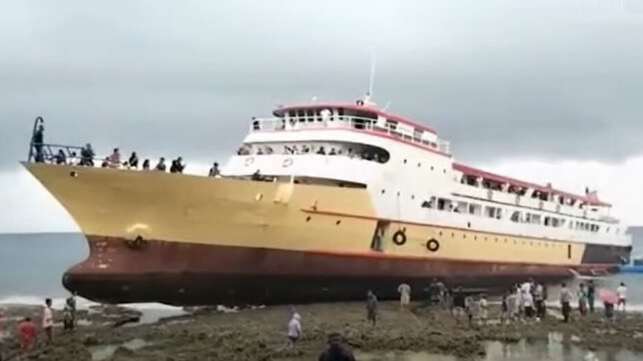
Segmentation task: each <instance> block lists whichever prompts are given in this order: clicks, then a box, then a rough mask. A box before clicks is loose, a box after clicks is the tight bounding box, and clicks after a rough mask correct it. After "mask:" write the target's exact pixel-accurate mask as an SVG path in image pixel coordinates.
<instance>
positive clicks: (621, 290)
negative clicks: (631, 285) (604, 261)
mask: <svg viewBox="0 0 643 361" xmlns="http://www.w3.org/2000/svg"><path fill="white" fill-rule="evenodd" d="M616 294H617V295H618V305H617V309H619V308H620V309H621V311H623V312H625V303H626V301H627V287H625V283H623V282H621V285H620V286H618V287H617V288H616Z"/></svg>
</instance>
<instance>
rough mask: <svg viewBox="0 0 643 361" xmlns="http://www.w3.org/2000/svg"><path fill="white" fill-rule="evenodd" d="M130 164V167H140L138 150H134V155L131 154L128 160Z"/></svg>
mask: <svg viewBox="0 0 643 361" xmlns="http://www.w3.org/2000/svg"><path fill="white" fill-rule="evenodd" d="M127 163H128V164H129V166H130V168H134V169H138V155H137V154H136V152H132V155H130V156H129V160H128V161H127Z"/></svg>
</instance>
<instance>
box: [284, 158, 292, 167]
mask: <svg viewBox="0 0 643 361" xmlns="http://www.w3.org/2000/svg"><path fill="white" fill-rule="evenodd" d="M292 164H293V160H292V158H286V159H284V161H283V162H282V163H281V166H282V167H284V168H288V167H290V166H291V165H292Z"/></svg>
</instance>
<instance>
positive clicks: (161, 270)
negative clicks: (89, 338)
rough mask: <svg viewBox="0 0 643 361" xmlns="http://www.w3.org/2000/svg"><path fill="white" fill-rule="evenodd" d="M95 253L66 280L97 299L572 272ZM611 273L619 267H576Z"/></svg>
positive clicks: (285, 254)
mask: <svg viewBox="0 0 643 361" xmlns="http://www.w3.org/2000/svg"><path fill="white" fill-rule="evenodd" d="M88 239H89V243H90V249H91V252H90V257H89V258H88V259H87V260H86V261H84V262H82V263H80V264H78V265H76V266H74V267H72V268H71V269H70V270H69V271H68V272H67V273H66V274H65V276H64V278H63V283H64V285H65V287H66V288H67V289H69V290H71V291H76V292H78V294H79V295H81V296H83V297H86V298H89V299H92V300H95V301H100V302H110V303H129V302H162V303H167V304H174V305H208V304H228V305H232V304H240V305H242V304H283V303H305V302H327V301H347V300H362V299H364V297H365V295H366V292H367V290H373V291H375V292H376V294H377V295H378V296H379V297H380V298H385V299H386V298H397V297H399V295H398V293H397V291H396V290H397V286H398V285H399V284H400V283H402V282H404V283H408V284H410V285H411V287H412V289H413V290H414V292H413V293H414V295H416V297H420V296H418V295H419V294H420V291H421V290H423V289H425V288H426V287H427V286H428V285H429V283H430V282H431V279H432V278H434V277H436V278H439V279H440V280H441V281H443V282H444V283H445V284H446V285H447V286H463V287H465V288H476V289H480V288H486V289H489V291H490V292H493V291H500V290H505V289H507V288H508V287H509V286H510V285H511V284H513V283H516V282H522V281H524V280H526V279H527V278H529V277H533V278H534V279H536V280H538V281H543V282H554V281H559V280H562V279H565V278H571V277H572V276H573V273H572V271H571V270H570V268H569V266H555V265H527V264H510V263H507V264H501V263H482V262H466V261H452V260H418V259H409V258H393V257H387V256H382V255H377V254H376V255H359V256H355V255H337V254H326V253H314V252H305V253H304V252H297V251H284V250H273V249H259V248H244V247H224V246H212V245H197V244H180V243H174V242H161V241H151V242H150V241H147V242H144V243H143V244H141V245H140V247H132V246H128V245H127V244H126V242H125V241H124V240H120V239H107V238H104V237H88ZM575 268H576V271H589V270H591V271H603V272H605V271H607V272H609V271H612V270H614V268H615V265H609V264H606V265H592V266H591V267H590V266H583V267H575Z"/></svg>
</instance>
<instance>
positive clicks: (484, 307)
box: [478, 294, 506, 325]
mask: <svg viewBox="0 0 643 361" xmlns="http://www.w3.org/2000/svg"><path fill="white" fill-rule="evenodd" d="M503 302H506V300H505V297H504V296H503ZM478 307H479V308H480V323H481V324H483V325H486V324H487V319H488V318H489V303H488V302H487V295H485V294H482V296H481V297H480V301H479V302H478ZM505 307H506V305H505Z"/></svg>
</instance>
